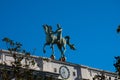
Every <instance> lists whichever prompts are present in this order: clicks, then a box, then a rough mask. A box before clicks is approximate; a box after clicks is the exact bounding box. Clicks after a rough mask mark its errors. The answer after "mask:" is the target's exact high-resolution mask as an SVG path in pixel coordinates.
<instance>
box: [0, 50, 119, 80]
mask: <svg viewBox="0 0 120 80" xmlns="http://www.w3.org/2000/svg"><path fill="white" fill-rule="evenodd" d="M18 55H22V54H18ZM31 57H32V59H34V61H35V65H34V66H33V65H30V67H29V69H30V70H34V71H35V72H36V73H37V75H39V74H40V75H41V76H44V79H42V80H117V74H116V73H114V72H109V71H105V70H100V69H95V68H91V67H88V66H84V65H80V64H74V63H69V62H61V61H57V60H51V59H50V58H44V57H38V56H31ZM13 61H14V58H13V57H12V54H10V52H9V51H6V50H0V64H3V63H5V64H6V65H7V66H9V67H10V66H12V65H11V62H13ZM24 62H25V60H24V59H23V60H22V61H21V63H22V67H21V68H24ZM0 68H2V65H0ZM45 77H47V78H46V79H45ZM50 77H52V79H49V78H50ZM101 78H102V79H101ZM0 80H2V78H0ZM13 80H14V79H13ZM36 80H38V79H36Z"/></svg>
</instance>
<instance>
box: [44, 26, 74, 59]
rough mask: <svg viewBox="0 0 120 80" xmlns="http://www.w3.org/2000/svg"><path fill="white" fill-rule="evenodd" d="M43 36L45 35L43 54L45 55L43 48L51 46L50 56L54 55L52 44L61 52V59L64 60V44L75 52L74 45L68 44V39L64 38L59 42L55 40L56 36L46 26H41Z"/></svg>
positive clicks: (67, 37) (50, 28) (49, 27)
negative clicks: (43, 32)
mask: <svg viewBox="0 0 120 80" xmlns="http://www.w3.org/2000/svg"><path fill="white" fill-rule="evenodd" d="M43 28H44V31H45V34H46V43H45V44H44V46H43V52H44V53H46V50H45V47H46V45H49V46H51V48H52V56H53V55H54V44H56V45H57V47H58V49H59V50H60V52H61V58H65V54H64V53H65V51H66V44H67V45H68V46H69V47H70V49H72V50H75V47H74V44H71V43H70V37H69V36H65V37H62V38H61V39H60V40H58V39H57V36H56V35H55V33H54V32H53V31H52V27H51V26H48V25H43Z"/></svg>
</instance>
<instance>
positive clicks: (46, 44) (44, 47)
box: [43, 43, 49, 53]
mask: <svg viewBox="0 0 120 80" xmlns="http://www.w3.org/2000/svg"><path fill="white" fill-rule="evenodd" d="M46 45H49V43H45V44H44V46H43V52H44V53H46V50H45V47H46Z"/></svg>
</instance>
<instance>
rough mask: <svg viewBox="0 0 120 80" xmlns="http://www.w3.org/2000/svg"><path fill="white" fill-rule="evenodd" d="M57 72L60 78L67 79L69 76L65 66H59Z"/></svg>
mask: <svg viewBox="0 0 120 80" xmlns="http://www.w3.org/2000/svg"><path fill="white" fill-rule="evenodd" d="M59 72H60V75H61V77H62V78H64V79H67V78H69V76H70V71H69V69H68V68H67V67H66V66H61V67H60V70H59Z"/></svg>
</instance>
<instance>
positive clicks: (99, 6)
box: [0, 0, 120, 71]
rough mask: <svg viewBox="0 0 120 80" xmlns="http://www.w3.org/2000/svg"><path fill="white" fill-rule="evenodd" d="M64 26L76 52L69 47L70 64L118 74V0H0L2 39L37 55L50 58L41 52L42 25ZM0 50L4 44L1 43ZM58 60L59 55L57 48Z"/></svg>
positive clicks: (119, 52)
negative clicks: (20, 45) (11, 40)
mask: <svg viewBox="0 0 120 80" xmlns="http://www.w3.org/2000/svg"><path fill="white" fill-rule="evenodd" d="M57 23H59V24H61V26H62V28H63V36H66V35H69V36H70V37H71V43H74V44H75V46H76V48H77V50H76V51H72V50H70V49H69V48H68V47H67V50H66V53H65V55H66V57H67V61H68V62H72V63H77V64H83V65H87V66H90V67H94V68H99V69H103V70H108V71H115V69H114V67H113V63H114V62H115V59H114V56H118V55H120V34H117V33H116V28H117V27H118V25H119V24H120V1H119V0H0V39H2V38H3V37H9V38H10V39H13V40H14V41H19V42H21V43H22V44H23V48H25V49H26V50H27V51H30V52H32V51H33V49H34V48H36V52H35V54H34V55H38V56H44V57H49V56H50V55H51V50H50V48H49V46H47V47H46V49H47V53H46V54H44V53H43V51H42V47H43V44H44V43H45V33H44V30H43V28H42V25H43V24H48V25H51V26H52V27H53V30H54V31H55V30H56V29H57V27H56V24H57ZM0 48H1V49H3V48H4V49H5V44H4V43H3V42H2V41H0ZM55 55H56V58H57V59H59V57H60V52H59V51H58V48H57V47H55Z"/></svg>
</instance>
